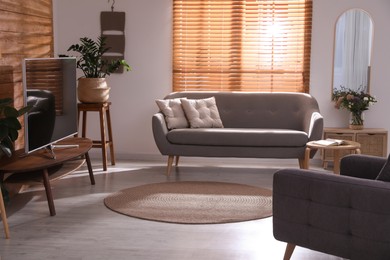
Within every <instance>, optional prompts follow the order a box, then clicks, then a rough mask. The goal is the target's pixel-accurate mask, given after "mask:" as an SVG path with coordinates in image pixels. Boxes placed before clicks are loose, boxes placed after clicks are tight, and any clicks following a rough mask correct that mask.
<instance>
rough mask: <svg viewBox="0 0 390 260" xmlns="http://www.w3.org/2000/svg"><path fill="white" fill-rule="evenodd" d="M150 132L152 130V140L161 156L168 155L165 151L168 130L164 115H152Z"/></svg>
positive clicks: (167, 143)
mask: <svg viewBox="0 0 390 260" xmlns="http://www.w3.org/2000/svg"><path fill="white" fill-rule="evenodd" d="M152 130H153V136H154V140H155V142H156V145H157V148H158V149H159V150H160V152H161V154H162V155H169V151H168V150H167V149H168V146H169V142H168V140H167V137H166V136H167V134H168V132H169V130H168V126H167V123H166V121H165V118H164V115H163V114H162V113H156V114H154V115H153V117H152Z"/></svg>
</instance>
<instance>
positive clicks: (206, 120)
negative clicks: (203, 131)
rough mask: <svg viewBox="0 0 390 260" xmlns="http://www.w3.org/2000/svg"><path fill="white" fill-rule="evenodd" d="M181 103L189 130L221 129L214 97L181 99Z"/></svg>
mask: <svg viewBox="0 0 390 260" xmlns="http://www.w3.org/2000/svg"><path fill="white" fill-rule="evenodd" d="M181 103H182V107H183V110H184V113H185V115H186V117H187V119H188V122H189V123H190V127H191V128H210V127H216V128H221V127H223V124H222V121H221V118H220V116H219V112H218V108H217V104H216V102H215V98H214V97H210V98H205V99H182V100H181Z"/></svg>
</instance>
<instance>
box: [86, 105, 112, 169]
mask: <svg viewBox="0 0 390 260" xmlns="http://www.w3.org/2000/svg"><path fill="white" fill-rule="evenodd" d="M110 105H111V102H104V103H79V104H78V117H79V122H80V113H81V112H82V114H83V118H82V130H81V136H82V137H86V132H87V112H90V111H95V112H99V119H100V140H93V141H92V143H93V145H92V147H93V148H102V157H103V170H104V171H107V148H109V149H110V158H111V165H115V155H114V142H113V138H112V128H111V116H110ZM106 128H107V132H106ZM107 134H108V137H107Z"/></svg>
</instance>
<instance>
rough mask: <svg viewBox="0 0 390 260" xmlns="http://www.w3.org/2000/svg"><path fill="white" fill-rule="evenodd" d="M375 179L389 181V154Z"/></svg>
mask: <svg viewBox="0 0 390 260" xmlns="http://www.w3.org/2000/svg"><path fill="white" fill-rule="evenodd" d="M376 179H377V180H379V181H390V154H389V157H388V158H387V161H386V163H385V165H383V167H382V169H381V171H380V172H379V174H378V176H377V177H376Z"/></svg>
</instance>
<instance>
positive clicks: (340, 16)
mask: <svg viewBox="0 0 390 260" xmlns="http://www.w3.org/2000/svg"><path fill="white" fill-rule="evenodd" d="M351 11H361V12H363V13H365V14H366V15H367V16H368V17H369V18H370V21H371V35H370V39H369V41H370V50H369V52H368V53H369V70H368V76H367V87H366V91H365V92H366V93H370V88H371V86H370V85H371V84H370V83H371V82H370V81H371V67H372V52H373V51H372V49H373V42H374V21H373V19H372V16H371V15H370V13H369V12H367V11H366V10H364V9H361V8H351V9H348V10H345V11H344V12H342V13H341V14H340V15H339V16H338V18H337V20H336V23H335V26H334V41H333V62H332V83H331V98H333V91H334V89H335V88H336V86H335V83H334V81H335V62H336V45H337V25H338V22H339V21H340V19H341V18H342V16H343V15H344V14H346V13H348V12H351ZM339 88H340V86H338V87H337V89H339ZM355 90H358V89H355Z"/></svg>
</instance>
